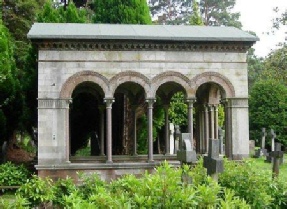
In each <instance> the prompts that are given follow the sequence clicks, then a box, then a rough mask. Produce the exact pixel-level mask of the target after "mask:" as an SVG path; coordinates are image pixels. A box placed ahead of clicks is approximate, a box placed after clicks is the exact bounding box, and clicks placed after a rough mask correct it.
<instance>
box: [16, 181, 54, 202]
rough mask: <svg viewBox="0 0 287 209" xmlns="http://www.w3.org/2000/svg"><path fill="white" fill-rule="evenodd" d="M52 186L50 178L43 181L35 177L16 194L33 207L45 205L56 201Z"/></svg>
mask: <svg viewBox="0 0 287 209" xmlns="http://www.w3.org/2000/svg"><path fill="white" fill-rule="evenodd" d="M52 186H53V185H52V180H51V179H50V178H45V179H42V178H40V177H38V176H35V175H34V176H32V178H31V179H28V180H27V182H26V183H25V184H23V185H22V186H21V187H20V188H19V189H18V190H17V192H16V194H17V195H19V197H21V198H25V199H26V200H27V201H28V202H29V204H30V205H31V206H33V207H34V206H39V205H40V204H42V205H45V204H48V203H50V202H52V201H53V200H54V190H53V189H52ZM57 195H59V194H57Z"/></svg>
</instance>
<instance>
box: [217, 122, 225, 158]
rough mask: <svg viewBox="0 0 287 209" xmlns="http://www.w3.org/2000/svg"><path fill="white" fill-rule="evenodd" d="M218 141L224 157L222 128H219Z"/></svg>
mask: <svg viewBox="0 0 287 209" xmlns="http://www.w3.org/2000/svg"><path fill="white" fill-rule="evenodd" d="M218 140H219V154H221V155H224V144H223V130H222V128H221V127H219V128H218Z"/></svg>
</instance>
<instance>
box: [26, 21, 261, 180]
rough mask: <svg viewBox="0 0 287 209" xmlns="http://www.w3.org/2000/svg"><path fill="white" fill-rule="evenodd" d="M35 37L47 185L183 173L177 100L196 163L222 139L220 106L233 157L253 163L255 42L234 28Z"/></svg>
mask: <svg viewBox="0 0 287 209" xmlns="http://www.w3.org/2000/svg"><path fill="white" fill-rule="evenodd" d="M59 28H61V30H59ZM79 28H81V29H79ZM147 31H148V33H147ZM161 34H164V35H161ZM28 37H29V38H30V39H31V40H32V42H33V43H34V44H35V45H37V47H38V50H39V54H38V137H39V140H38V165H37V166H36V168H37V170H38V174H39V175H40V176H47V175H49V176H52V177H53V175H54V176H55V177H59V176H65V175H72V176H73V175H74V176H75V175H76V172H77V171H78V170H82V171H85V172H98V173H99V174H100V175H101V177H102V178H103V179H112V178H115V177H116V176H118V175H122V174H124V173H135V174H139V173H141V172H142V171H143V170H148V169H151V170H152V169H153V168H154V166H156V165H158V164H159V163H160V162H161V161H163V160H169V161H170V162H171V163H175V164H178V163H179V162H178V161H177V159H176V155H175V154H174V149H173V144H172V143H171V142H172V141H171V140H170V130H169V123H170V118H169V114H168V109H169V107H170V106H169V105H170V101H171V98H172V96H173V95H174V94H175V93H177V92H182V94H183V95H184V98H185V103H186V104H187V111H186V119H187V127H186V130H184V131H186V132H188V133H190V140H191V141H192V142H193V145H194V150H195V151H196V153H197V154H205V153H206V152H207V150H208V139H209V138H212V139H218V129H219V113H218V107H219V105H220V106H221V107H223V109H224V123H223V127H221V128H223V129H224V130H225V137H224V138H225V155H226V156H227V157H229V158H230V159H242V158H244V157H247V156H248V155H249V134H248V129H249V127H248V86H247V64H246V52H247V50H248V49H249V48H250V47H251V46H252V44H254V43H255V41H256V40H258V39H257V38H256V37H254V36H252V35H250V34H247V33H245V32H243V31H240V30H238V29H235V28H228V27H218V28H217V27H193V26H184V27H182V26H159V25H158V26H138V25H97V24H93V25H92V24H40V23H37V24H34V25H33V27H32V29H31V30H30V32H29V34H28ZM221 116H222V115H221ZM157 117H158V118H160V117H161V121H162V123H161V124H160V125H159V124H157V121H159V120H158V119H157V120H155V119H154V118H157ZM155 127H156V128H157V129H155ZM159 127H161V128H159ZM155 130H156V132H155ZM86 147H88V150H87V149H85V148H86ZM87 152H88V155H89V156H87V157H83V156H82V157H80V156H79V155H81V154H83V153H85V154H87ZM79 153H80V154H79ZM55 169H56V170H55Z"/></svg>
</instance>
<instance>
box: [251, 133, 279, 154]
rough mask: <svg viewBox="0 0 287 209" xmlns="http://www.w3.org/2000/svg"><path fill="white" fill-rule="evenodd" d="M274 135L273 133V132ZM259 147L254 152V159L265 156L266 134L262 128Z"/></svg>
mask: <svg viewBox="0 0 287 209" xmlns="http://www.w3.org/2000/svg"><path fill="white" fill-rule="evenodd" d="M271 130H272V129H271ZM273 133H274V131H273ZM261 136H262V137H261V145H260V149H259V150H257V151H256V153H255V157H261V156H267V155H268V153H267V149H265V138H266V136H267V132H266V129H265V128H262V132H261Z"/></svg>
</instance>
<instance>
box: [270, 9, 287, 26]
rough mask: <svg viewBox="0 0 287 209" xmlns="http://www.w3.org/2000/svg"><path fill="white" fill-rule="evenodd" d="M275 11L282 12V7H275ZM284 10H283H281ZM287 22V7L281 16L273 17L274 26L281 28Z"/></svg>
mask: <svg viewBox="0 0 287 209" xmlns="http://www.w3.org/2000/svg"><path fill="white" fill-rule="evenodd" d="M274 11H275V12H276V13H279V12H280V9H279V8H278V7H276V8H274ZM281 12H282V11H281ZM286 24H287V9H286V10H285V11H283V12H282V13H281V14H280V15H279V17H277V18H275V19H273V28H275V29H279V28H280V27H281V26H282V25H286Z"/></svg>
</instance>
